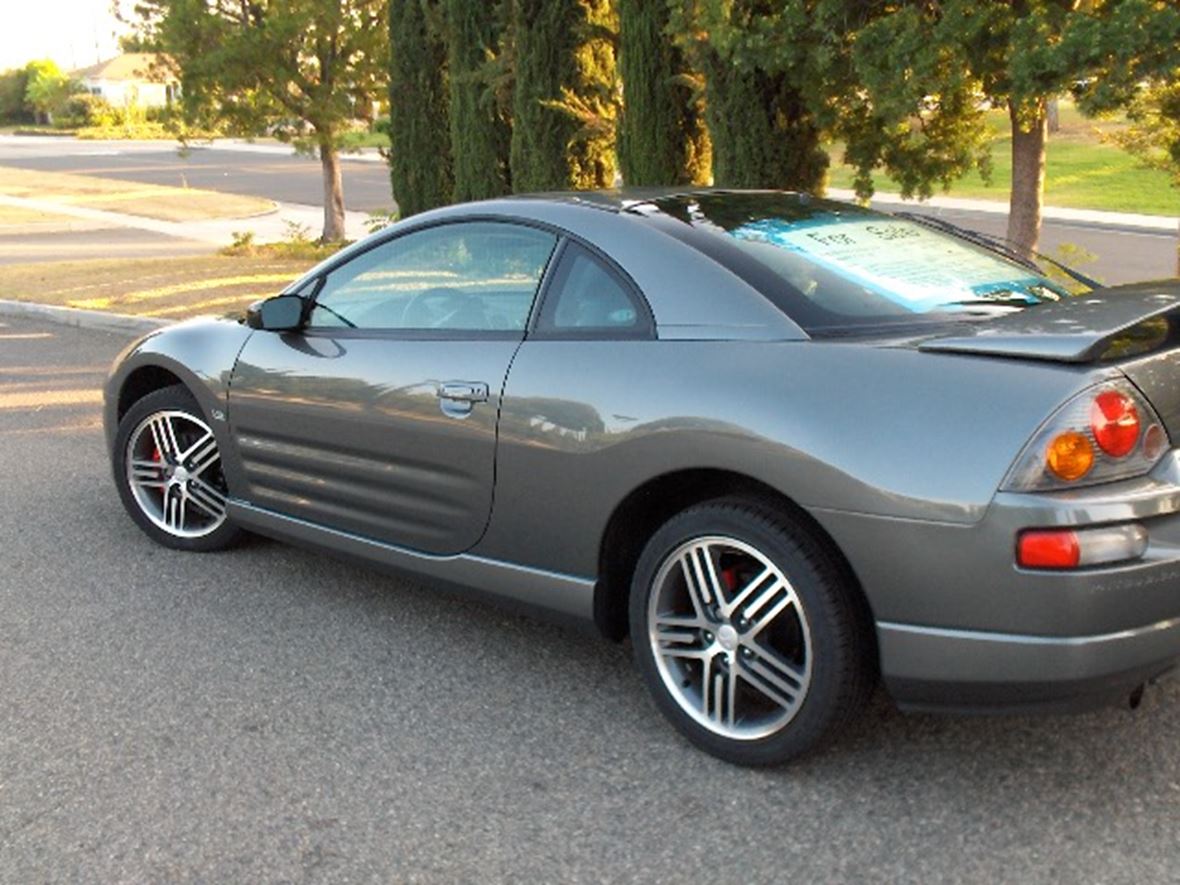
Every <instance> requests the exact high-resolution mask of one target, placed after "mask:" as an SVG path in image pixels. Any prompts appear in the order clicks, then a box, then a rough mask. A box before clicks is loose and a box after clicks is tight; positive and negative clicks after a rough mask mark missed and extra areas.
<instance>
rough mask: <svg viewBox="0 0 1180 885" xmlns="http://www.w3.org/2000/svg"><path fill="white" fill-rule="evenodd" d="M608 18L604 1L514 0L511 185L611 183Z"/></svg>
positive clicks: (613, 105)
mask: <svg viewBox="0 0 1180 885" xmlns="http://www.w3.org/2000/svg"><path fill="white" fill-rule="evenodd" d="M615 24H616V23H615V19H614V13H613V10H612V6H611V0H515V3H514V8H513V17H512V44H513V47H514V51H515V70H514V76H515V79H514V87H513V96H512V107H513V126H512V147H511V151H510V160H511V169H512V186H513V189H514V190H516V191H538V190H553V189H562V188H594V187H608V186H610V185H611V184H613V183H614V177H615V153H614V140H615V121H616V116H617V110H618V105H617V97H616V82H615V46H614V39H615Z"/></svg>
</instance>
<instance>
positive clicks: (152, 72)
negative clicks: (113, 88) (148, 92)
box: [71, 52, 168, 82]
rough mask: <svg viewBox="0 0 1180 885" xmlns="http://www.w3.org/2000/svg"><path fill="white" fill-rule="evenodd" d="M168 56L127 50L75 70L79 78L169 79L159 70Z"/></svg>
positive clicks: (156, 80) (76, 77)
mask: <svg viewBox="0 0 1180 885" xmlns="http://www.w3.org/2000/svg"><path fill="white" fill-rule="evenodd" d="M166 62H167V58H166V57H165V56H162V55H159V54H157V53H155V52H125V53H123V54H122V55H117V56H115V57H114V58H112V59H108V60H107V61H100V62H99V63H98V64H96V65H91V66H90V67H88V68H81V69H79V70H77V71H74V72H73V73H72V74H71V76H72V77H74V78H75V79H77V80H150V81H153V82H161V81H163V80H165V79H168V78H167V77H166V76H164V75H162V73H161V72H160V71H159V70H158V68H159V67H160V66H161V65H162V63H166Z"/></svg>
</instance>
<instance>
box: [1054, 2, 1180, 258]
mask: <svg viewBox="0 0 1180 885" xmlns="http://www.w3.org/2000/svg"><path fill="white" fill-rule="evenodd" d="M1062 43H1063V46H1062V52H1063V54H1064V55H1065V56H1066V57H1067V58H1069V59H1070V62H1071V64H1073V65H1074V66H1075V67H1077V68H1080V69H1084V70H1088V71H1091V72H1093V75H1092V76H1090V77H1088V78H1086V79H1084V80H1078V81H1077V82H1076V83H1075V84H1074V90H1073V91H1074V92H1075V95H1076V97H1077V99H1078V104H1079V106H1080V107H1081V108H1082V110H1083V111H1086V112H1088V113H1091V114H1104V113H1108V112H1110V111H1116V110H1125V112H1126V117H1127V121H1128V123H1129V124H1130V125H1129V126H1128V128H1127V129H1126V130H1124V131H1122V132H1116V133H1114V134H1113V136H1112V140H1113V141H1114V142H1115V143H1116V144H1118V145H1119V146H1121V147H1122V148H1124V149H1125V150H1127V151H1129V152H1130V153H1132V154H1134V155H1135V156H1136V157H1138V158H1139V159H1140V160H1141V161H1142V162H1143V163H1144V165H1146V166H1149V167H1151V168H1155V169H1161V170H1163V171H1165V172H1169V173H1171V175H1172V183H1173V185H1174V186H1175V187H1177V188H1180V6H1178V5H1176V4H1167V3H1161V2H1153V0H1125V2H1123V3H1121V4H1119V5H1118V8H1117V9H1115V10H1113V11H1110V12H1109V13H1108V16H1107V17H1106V18H1105V19H1101V18H1098V17H1094V16H1091V17H1085V18H1078V19H1077V20H1075V21H1074V22H1073V27H1071V28H1070V29H1069V30H1068V31H1067V33H1066V35H1065V37H1064V39H1063V41H1062ZM1176 273H1177V275H1178V276H1180V248H1177V251H1176Z"/></svg>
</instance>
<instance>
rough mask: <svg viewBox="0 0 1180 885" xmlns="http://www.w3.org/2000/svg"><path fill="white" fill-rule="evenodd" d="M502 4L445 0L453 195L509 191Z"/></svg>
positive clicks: (509, 128)
mask: <svg viewBox="0 0 1180 885" xmlns="http://www.w3.org/2000/svg"><path fill="white" fill-rule="evenodd" d="M505 12H506V10H505V5H504V4H496V3H491V2H488V0H446V14H447V70H448V73H449V77H450V84H451V95H450V124H451V154H452V156H453V157H454V168H455V190H454V198H455V199H456V200H459V201H461V200H482V199H486V198H489V197H498V196H501V195H503V194H506V193H510V192H511V190H512V187H511V172H510V170H509V148H510V145H511V141H512V121H511V117H510V115H509V114H508V113H507V108H505V107H504V106H503V105H502V104H501V103H500V102H499V101H498V100H497V95H496V90H495V82H494V81H495V77H496V75H497V74H498V68H497V64H496V62H497V57H498V56H499V55H500V53H501V52H502V49H501V45H502V43H501V41H502V39H503V37H504V31H505V30H506V22H505V20H504V15H505Z"/></svg>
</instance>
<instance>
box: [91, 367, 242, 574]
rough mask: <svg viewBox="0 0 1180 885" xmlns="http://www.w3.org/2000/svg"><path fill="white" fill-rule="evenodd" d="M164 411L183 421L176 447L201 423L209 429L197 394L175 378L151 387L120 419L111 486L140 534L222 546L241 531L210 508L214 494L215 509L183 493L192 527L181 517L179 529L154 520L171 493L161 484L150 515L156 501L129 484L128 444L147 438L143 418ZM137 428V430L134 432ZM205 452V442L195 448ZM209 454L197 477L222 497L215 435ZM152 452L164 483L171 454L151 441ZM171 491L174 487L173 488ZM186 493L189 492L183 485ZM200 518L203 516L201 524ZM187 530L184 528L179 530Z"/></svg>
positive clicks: (178, 543) (170, 542)
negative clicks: (162, 385) (157, 506)
mask: <svg viewBox="0 0 1180 885" xmlns="http://www.w3.org/2000/svg"><path fill="white" fill-rule="evenodd" d="M178 413H179V414H178ZM162 414H173V415H176V416H177V418H176V422H175V423H176V424H179V425H181V427H180V428H179V429H177V430H176V441H177V444H178V447H179V449H180V450H182V451H183V450H184V449H185V448H187V447H188V445H191V444H192V443H193V442H195V441H197V440H198V439H200V434H201V432H202V431H201V428H204V430H205V431H208V432H210V433H212V431H211V429H210V428H211V425H210V423H209V419H208V418H207V417H206V416H205V414H204V412H203V411H202V409H201V407H200V404H199V403H198V402H197V400H196V397H194V396H193V395H192V393H190V392H189V390H188V389H187V388H186V387H184V386H183V385H179V384H177V385H173V386H172V387H165V388H163V389H161V390H157V391H154V392H153V393H149V394H148V395H147V396H145V397H143V398H142V399H140V400H138V401H137V402H135V403H134V404H133V405H132V406H131V408H129V409H128V410H127V413H126V414H125V415H124V416H123V418H122V420H121V421H120V422H119V430H118V433H117V434H116V435H115V448H114V452H113V453H112V456H111V466H112V470H113V472H114V476H115V486H116V488H118V490H119V498H120V500H122V502H123V507H124V508H125V509H126V510H127V513H128V514H129V515H130V516H131V519H132V520H134V521H135V524H136V525H138V526H139V527H140V528H141V529H143V532H144V534H146V535H147V536H148V537H149V538H151V539H152V540H153V541H155V542H156V543H158V544H161V545H163V546H164V547H170V548H172V549H173V550H187V551H190V552H195V553H205V552H208V551H213V550H222V549H225V548H226V547H229V546H231V545H232V544H234V543H235V542H236V541H238V540H239V538H240V537H241V535H242V531H241V529H239V528H238V527H237V526H235V525H234V524H233V523H232V522H231V521H230V520H229V519H228V518H224V519H221V520H220V521H219V520H218V519H217V517H216V516H215V515H214V513H213V510H216V503H217V502H216V500H215V499H208V500H210V501H212V504H213V510H206V509H204V508H202V507H201V506H198V505H194V504H192V503H191V501H192V499H191V498H190V499H187V501H186V503H187V504H188V507H189V509H191V520H190V521H191V527H190V528H188V529H186V528H185V525H184V524H183V520H182V524H181V526H180V529H179V530H178V531H171V530H169V529H168V528H166V527H165V526H164V525H160V524H158V522H157V521H158V520H161V519H162V520H164V521H166V516H164V514H163V512H162V511H163V509H164V507H165V506H166V502H167V501H168V500H169V499H168V498H167V496H165V495H164V492H163V491H162V490H161V491H160V492H159V493H158V494H159V495H160V496H161V499H162V501H161V508H160V509H161V512H160V513H155V516H154V517H153V513H154V512H155V508H154V507H153V504H154V502H153V501H152V500H151V499H150V495H151V494H152V493H151V492H150V491H145V490H143V489H142V488H141V489H140V491H139V492H138V493H137V491H136V490H135V488H133V484H132V482H131V479H130V477H129V475H128V462H129V453H128V447H129V446H133V445H134V446H136V447H137V448H138V447H141V446H143V445H147V444H149V441H148V439H147V438H146V437H144V434H150V433H151V428H150V427H149V428H144V424H145V422H147V421H148V420H149V419H151V418H153V416H160V415H162ZM181 415H183V416H188V417H189V418H190V419H192V420H191V422H190V421H186V420H184V419H183V418H182V417H181ZM137 431H141V432H139V433H137ZM141 438H142V441H141ZM186 443H187V444H188V445H186ZM206 445H207V444H206ZM206 452H207V448H206V446H205V445H203V446H201V451H199V452H198V453H197V455H198V456H200V455H202V454H204V457H203V458H202V462H204V461H205V460H206V459H207V458H209V457H211V456H209V455H208V454H205V453H206ZM140 454H142V453H140ZM213 454H214V455H215V456H216V460H215V461H214V462H213V463H211V464H209V465H208V466H207V467H206V468H205V469H204V471H203V472H202V473H201V475H200V478H201V480H202V482H204V480H208V483H207V485H208V486H210V487H212V488H213V489H214V490H215V491H216V492H217V493H218V494H220V495H221V496H222V499H224V496H225V494H226V486H225V478H224V476H223V475H222V473H221V464H220V453H219V451H218V449H217V446H216V440H213ZM152 458H153V460H155V461H157V462H160V467H159V468H158V469H159V476H160V478H161V482H162V483H165V484H166V480H165V479H164V478H165V477H166V476H169V475H170V473H171V471H172V470H174V469H175V465H173V464H171V460H172V459H171V458H170V457H169V456H168V455H161V453H160V451H159V447H155V451H154V452H153V455H152ZM173 491H174V492H175V489H174V490H173ZM185 494H186V495H187V494H188V491H187V485H186V490H185ZM141 498H142V500H141ZM205 507H206V508H207V507H209V504H206V505H205ZM202 522H204V524H203V525H202ZM185 531H187V532H188V534H182V533H180V532H185Z"/></svg>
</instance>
